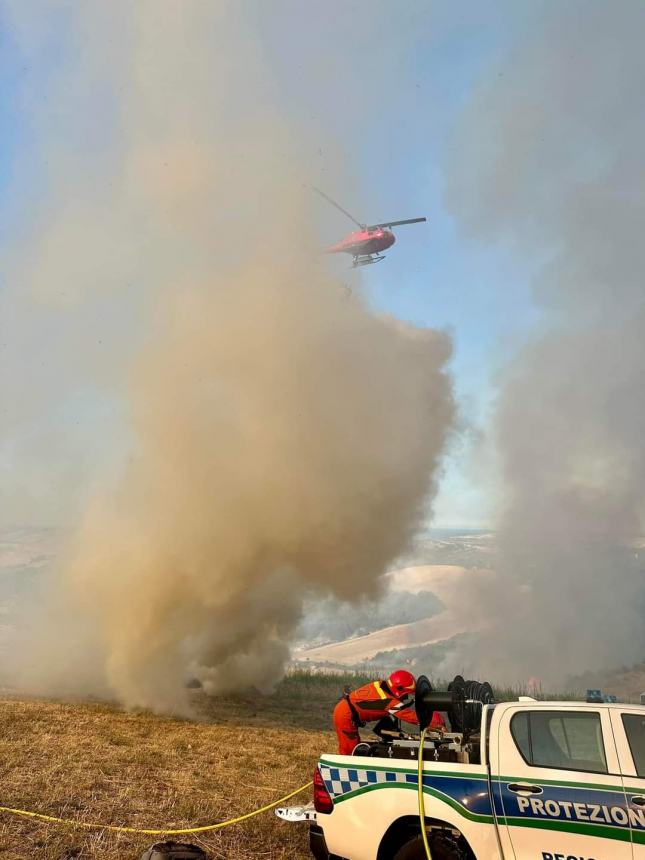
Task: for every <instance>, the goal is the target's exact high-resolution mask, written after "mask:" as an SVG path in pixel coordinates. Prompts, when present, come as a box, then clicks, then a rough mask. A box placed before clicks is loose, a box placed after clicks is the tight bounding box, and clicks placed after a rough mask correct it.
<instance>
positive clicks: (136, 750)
mask: <svg viewBox="0 0 645 860" xmlns="http://www.w3.org/2000/svg"><path fill="white" fill-rule="evenodd" d="M344 680H345V679H344V678H342V677H339V678H329V677H327V678H325V677H318V678H316V677H308V676H306V675H298V676H295V677H291V678H289V679H287V680H285V681H284V682H283V683H282V685H281V686H280V688H279V690H278V691H277V693H276V694H274V695H273V696H265V697H259V696H252V695H248V696H246V697H244V698H226V699H220V700H212V699H207V698H206V697H205V696H204V695H203V694H201V693H200V692H199V691H196V692H195V694H194V697H195V705H196V708H197V710H198V713H199V718H200V721H198V722H191V721H186V720H177V719H171V718H168V717H157V716H153V715H151V714H148V713H141V714H129V713H125V712H123V711H122V710H120V709H118V708H116V707H111V706H109V705H105V704H93V703H92V704H88V703H78V704H62V703H58V702H41V701H29V700H24V699H14V698H11V697H10V696H9V695H8V696H6V697H4V700H3V702H2V707H1V708H0V761H2V791H1V793H0V797H1V800H0V803H1V805H3V806H11V807H20V808H23V809H29V810H35V811H40V812H44V813H46V814H49V815H55V816H59V817H65V818H72V819H78V820H83V821H93V822H101V823H106V824H126V825H131V826H138V827H146V828H151V827H152V828H162V827H185V826H191V825H200V824H209V823H213V822H216V821H221V820H224V819H227V818H230V817H233V816H236V815H239V814H241V813H244V812H247V811H249V810H252V809H255V808H256V807H259V806H262V805H263V804H266V803H269V802H270V801H272V800H273V799H275V798H278V797H280V796H281V795H283V794H287V793H288V792H289V790H291V789H293V788H295V787H297V786H298V785H301V784H302V783H305V782H307V781H308V780H310V779H311V773H312V770H313V767H314V764H315V762H316V761H317V759H318V756H319V754H320V752H321V751H323V750H329V749H331V748H332V743H333V736H332V733H331V731H330V714H331V710H332V708H333V705H334V702H335V700H336V699H337V696H338V690H342V686H343V683H344ZM352 680H353V681H354V680H357V679H352ZM310 797H311V792H306V793H305V794H303V796H302V800H303V801H308V800H309V799H310ZM292 802H297V801H296V800H294V801H292ZM154 839H155V837H151V836H130V835H120V834H113V833H109V832H106V831H101V830H95V831H94V830H92V831H85V830H79V829H64V828H61V827H59V826H55V825H48V824H44V823H43V824H41V823H38V822H35V821H33V820H27V819H21V818H15V817H11V816H9V815H7V814H5V813H0V856H2V858H3V860H25V858H26V857H31V856H34V857H38V858H42V860H60V858H61V857H63V856H77V857H79V858H90V857H91V858H94V857H96V858H104V860H117V858H118V860H127V858H136V857H138V854H139V852H141V851H142V850H143V849H144V848H145V847H146V846H147V845H149V844H150V843H151V842H152V841H154ZM191 839H193V840H194V841H195V842H197V843H199V844H201V845H202V846H203V847H204V848H206V849H207V851H208V852H209V853H210V854H212V856H213V857H216V858H224V857H226V858H232V860H241V858H260V857H264V858H267V857H270V858H276V860H279V858H290V860H292V859H293V860H297V858H305V857H309V854H308V852H307V848H306V844H307V834H306V827H305V826H295V825H289V824H286V823H284V822H281V821H279V820H278V819H277V818H275V816H274V815H273V813H265V814H264V815H262V816H260V817H258V818H255V819H253V820H251V821H249V822H245V823H244V824H242V825H238V826H236V827H233V828H230V829H226V830H223V831H221V832H216V833H214V834H212V835H211V834H206V835H204V836H201V837H191ZM74 851H78V853H76V854H73V853H71V854H70V853H68V852H74Z"/></svg>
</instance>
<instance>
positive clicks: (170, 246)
mask: <svg viewBox="0 0 645 860" xmlns="http://www.w3.org/2000/svg"><path fill="white" fill-rule="evenodd" d="M101 5H102V4H98V3H97V4H96V6H95V7H93V11H92V12H91V13H88V12H82V13H81V12H80V11H79V13H78V15H79V16H80V25H79V26H80V31H81V32H82V34H83V36H84V38H89V39H90V40H91V41H90V46H88V47H87V48H86V49H85V52H84V54H83V55H82V57H81V60H80V68H79V67H77V66H76V65H75V66H74V67H73V68H72V69H71V70H69V79H68V78H65V80H64V81H62V82H61V93H60V96H61V98H63V104H64V105H66V107H67V108H68V109H70V110H73V109H74V107H75V104H76V102H75V98H76V96H75V94H74V87H73V86H72V90H71V95H70V94H69V93H68V91H67V89H66V86H67V84H70V85H71V82H73V81H77V80H78V79H79V78H80V79H84V80H86V81H87V80H94V79H95V78H96V77H97V76H98V78H99V80H100V81H101V82H102V84H103V85H107V84H109V85H110V88H111V89H110V91H112V88H116V89H118V87H117V84H119V83H122V84H123V86H124V87H125V90H123V91H120V92H121V95H120V97H119V99H117V101H116V104H115V105H114V106H113V107H114V110H115V112H116V116H117V125H118V136H117V140H118V145H117V144H114V147H113V149H111V150H110V151H109V153H108V155H109V158H108V160H107V166H106V165H105V164H104V163H102V162H100V159H98V158H97V160H96V161H93V162H91V163H89V164H87V163H86V164H85V165H84V167H85V168H86V169H87V171H88V177H86V178H88V180H89V181H88V182H87V184H85V183H78V182H77V183H74V185H73V188H70V187H69V185H68V186H67V188H66V195H67V196H66V197H65V199H66V201H67V205H65V206H63V205H61V200H62V197H61V196H58V197H57V198H55V201H54V204H52V206H51V218H50V219H49V223H48V224H47V226H46V227H44V228H43V230H42V231H40V232H38V231H37V235H36V236H33V235H30V236H29V238H28V239H27V240H26V243H25V249H24V255H25V259H28V260H29V263H28V265H27V264H24V265H25V268H26V269H27V270H28V272H30V273H31V275H30V276H31V277H32V278H33V279H34V280H35V281H36V282H37V283H38V284H42V283H43V281H45V282H46V283H47V284H48V287H47V288H46V289H48V290H49V291H50V292H51V293H55V292H56V291H57V289H59V288H60V287H61V285H65V287H66V289H67V290H68V291H70V292H72V293H76V294H78V293H80V294H81V295H83V294H84V292H85V291H87V290H89V291H91V290H92V288H96V289H99V290H100V289H101V288H102V287H103V286H104V285H106V286H108V287H109V288H110V289H112V288H118V289H120V290H121V292H120V298H119V304H120V310H121V314H122V316H121V318H120V320H119V323H118V325H123V326H124V327H125V328H126V329H127V328H128V327H129V326H130V325H131V322H130V320H129V319H128V316H129V314H130V312H132V313H133V314H135V313H136V315H137V316H138V318H139V323H138V326H137V327H135V335H133V336H132V339H131V342H128V348H127V350H124V351H125V355H124V356H121V355H119V356H115V358H114V360H115V362H116V364H117V365H118V366H119V367H121V366H122V367H123V370H122V374H121V375H120V376H119V375H117V376H116V377H115V379H113V380H112V385H113V386H114V388H115V390H116V391H117V393H120V392H121V391H122V387H123V390H125V392H126V397H127V402H128V404H129V407H128V408H129V412H130V415H131V422H130V424H129V436H128V438H129V449H130V451H131V453H130V456H129V458H128V460H127V463H126V464H125V466H124V468H123V470H122V471H123V474H122V475H118V476H117V477H116V478H114V479H113V480H111V481H109V482H107V485H106V486H104V487H103V488H102V489H101V490H100V492H99V493H98V495H97V498H96V499H95V501H94V502H92V503H91V505H90V506H89V509H88V511H87V513H86V515H85V517H84V522H83V525H82V528H81V529H80V533H79V534H78V535H77V536H76V537H75V538H74V540H73V542H72V546H71V548H70V552H69V559H68V563H67V564H66V565H65V566H64V568H63V569H62V571H61V573H60V575H59V576H58V577H57V578H56V581H55V583H54V587H53V588H52V590H51V592H50V594H49V595H48V597H47V601H48V607H47V610H48V611H47V612H45V613H44V616H43V614H39V615H38V618H37V623H34V624H33V626H32V627H30V628H29V630H28V637H29V638H30V639H33V638H35V645H32V646H30V647H29V648H28V649H27V656H26V657H25V660H24V661H21V665H20V666H19V667H18V675H19V678H20V682H21V683H22V685H23V686H30V687H31V688H37V689H43V688H49V689H52V690H55V691H57V692H59V693H60V692H65V691H76V692H99V693H106V692H107V693H111V694H114V695H116V696H118V697H119V698H120V699H121V700H122V701H123V702H124V703H126V704H127V705H129V706H151V707H154V708H157V709H168V708H173V709H180V710H182V709H183V710H185V709H186V708H187V700H186V692H185V684H186V681H187V680H188V679H190V678H192V677H197V678H199V679H200V680H201V681H202V682H203V684H204V686H205V687H206V689H207V690H209V691H213V692H215V691H221V690H231V689H235V688H240V687H245V686H249V685H256V686H259V687H268V686H270V685H271V684H272V683H273V682H274V681H275V680H276V679H277V678H278V677H279V675H280V673H281V671H282V669H283V666H284V663H285V660H286V659H287V657H288V653H289V641H290V636H291V635H292V633H293V630H294V628H295V626H296V624H297V622H298V620H299V616H300V613H301V607H302V600H303V595H304V594H305V592H308V591H311V590H312V589H313V590H319V591H320V592H321V593H329V592H331V593H334V594H336V595H338V596H340V597H342V598H347V599H352V598H356V597H359V596H361V595H364V594H373V593H374V592H375V591H376V590H377V589H378V582H379V576H380V574H382V573H383V572H384V571H385V569H386V568H387V567H388V565H389V564H390V563H391V562H392V561H393V560H394V559H395V558H396V557H397V556H398V555H399V554H400V553H401V552H402V551H403V550H404V549H405V548H406V546H407V545H408V543H409V541H410V539H411V538H412V536H413V534H414V532H415V530H416V528H417V527H418V524H419V521H420V519H421V518H422V517H423V516H425V515H426V514H427V510H428V507H427V505H428V502H429V501H430V500H431V499H432V495H433V493H434V489H435V476H436V470H437V464H438V459H439V456H440V453H441V451H442V447H443V444H444V441H445V438H446V434H447V432H448V430H449V428H450V425H451V421H452V414H453V407H452V399H451V393H450V386H449V382H448V379H447V377H446V374H445V372H444V366H445V362H446V361H447V359H448V357H449V353H450V344H449V341H448V340H447V338H446V337H445V336H443V335H441V334H438V333H435V332H433V331H429V330H421V329H416V328H413V327H409V326H404V325H402V324H399V323H397V322H396V321H394V320H391V319H386V318H382V317H379V316H378V315H376V314H375V313H373V312H372V311H371V310H370V309H369V308H368V306H367V304H366V302H365V301H364V300H363V299H362V297H361V296H360V294H357V293H356V292H355V293H353V294H348V292H347V290H346V289H344V288H343V286H342V285H341V284H339V283H338V282H337V281H336V280H335V279H334V278H332V277H331V276H330V275H329V274H327V272H326V270H325V269H324V268H323V265H322V263H321V258H320V255H319V254H318V248H317V245H318V242H317V234H316V230H315V225H314V223H313V219H312V217H311V213H310V208H311V207H312V205H313V200H312V195H311V192H310V191H309V190H308V189H307V187H306V185H307V183H308V181H310V180H311V177H308V176H306V175H305V174H304V169H303V167H302V163H301V159H300V153H299V148H300V147H302V146H304V147H306V146H308V142H307V141H306V140H304V139H302V138H301V136H299V126H298V121H297V117H294V116H290V115H289V114H288V112H287V113H285V112H284V111H281V110H280V107H281V106H279V105H277V104H274V103H273V101H272V94H271V85H270V82H269V81H267V77H268V72H267V69H266V68H265V67H264V66H263V64H262V62H261V58H260V52H259V50H258V48H257V46H255V45H254V43H253V38H252V33H253V31H252V28H250V27H248V25H247V24H245V22H244V20H243V18H244V16H243V15H241V14H238V13H237V12H235V10H234V9H233V8H232V7H228V6H226V4H222V7H221V10H220V11H219V12H214V11H211V10H209V11H206V10H207V8H208V7H206V6H205V5H202V4H184V3H180V2H168V3H159V2H157V0H155V2H154V3H145V2H144V3H139V4H135V5H130V4H127V5H126V4H123V5H119V6H114V7H111V10H112V11H111V16H110V18H109V20H102V18H103V16H102V13H101V11H100V10H101ZM188 7H189V8H190V15H188V14H187V13H186V9H187V8H188ZM85 8H86V7H85V6H84V7H83V9H85ZM88 8H92V7H91V6H90V7H88ZM217 8H220V7H219V6H218V7H217ZM225 9H226V10H227V11H226V14H225V13H224V10H225ZM116 10H118V15H117V14H116ZM115 22H116V24H115ZM105 28H109V29H110V31H111V33H110V35H111V39H107V40H106V34H105V32H104V29H105ZM115 29H116V31H117V32H114V30H115ZM95 40H98V41H99V42H100V43H101V45H103V46H104V45H106V44H107V45H112V46H113V50H114V51H115V52H116V56H111V57H109V58H108V59H109V60H110V63H107V65H106V63H105V59H106V58H105V57H104V56H103V55H101V57H100V59H101V63H100V67H99V68H98V69H97V67H96V66H95V64H94V55H93V54H92V50H91V44H93V42H94V41H95ZM114 46H116V47H114ZM105 50H106V51H107V49H105ZM117 60H118V62H116V61H117ZM86 66H87V67H86ZM106 67H107V68H109V69H113V70H114V71H113V72H111V73H110V75H109V76H108V79H107V81H106V80H104V78H103V77H102V76H104V75H105V74H106V72H105V69H106ZM66 93H67V96H66ZM65 98H67V99H68V101H65ZM52 158H54V160H55V164H57V165H58V166H59V167H60V166H61V165H62V166H63V167H64V168H65V169H67V168H68V167H69V153H68V152H67V150H66V147H65V145H64V144H63V143H61V145H60V148H59V149H58V150H57V152H55V153H53V154H52ZM66 176H67V177H68V178H69V174H66ZM55 204H58V205H55ZM315 205H316V206H317V205H318V201H317V200H316V201H315ZM79 231H80V236H81V237H82V241H79ZM43 273H45V275H44V276H43ZM94 273H96V276H97V278H98V283H91V280H92V277H93V274H94ZM88 281H89V282H88ZM124 282H125V283H126V284H127V285H128V288H127V289H124V287H123V283H124ZM116 285H118V287H117V286H116ZM130 301H132V302H133V304H132V305H131V304H130ZM131 308H133V310H132V311H131V310H130V309H131ZM115 327H116V326H115ZM78 361H80V362H83V356H82V355H79V356H78ZM121 386H122V387H121Z"/></svg>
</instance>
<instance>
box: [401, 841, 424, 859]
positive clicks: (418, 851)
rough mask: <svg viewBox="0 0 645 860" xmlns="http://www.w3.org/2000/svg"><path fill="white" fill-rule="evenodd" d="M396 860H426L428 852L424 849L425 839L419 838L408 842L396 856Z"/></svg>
mask: <svg viewBox="0 0 645 860" xmlns="http://www.w3.org/2000/svg"><path fill="white" fill-rule="evenodd" d="M394 860H426V850H425V848H424V847H423V839H421V837H420V836H417V837H416V839H411V840H410V841H409V842H406V843H405V845H404V846H403V847H402V848H399V850H398V851H397V852H396V854H395V855H394Z"/></svg>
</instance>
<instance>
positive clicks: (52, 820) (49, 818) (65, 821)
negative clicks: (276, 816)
mask: <svg viewBox="0 0 645 860" xmlns="http://www.w3.org/2000/svg"><path fill="white" fill-rule="evenodd" d="M311 785H313V783H312V782H308V783H306V784H305V785H301V786H300V788H297V789H296V790H295V791H292V792H290V794H285V796H284V797H281V798H279V799H278V800H274V801H273V803H267V805H266V806H261V807H260V808H259V809H254V810H253V812H247V813H245V814H244V815H239V816H238V817H237V818H229V820H228V821H220V822H218V823H217V824H205V825H203V826H202V827H184V828H181V829H180V830H153V829H150V828H143V827H119V826H118V825H116V824H91V823H89V822H87V821H74V819H73V818H56V817H55V816H53V815H44V814H43V813H41V812H29V811H28V810H26V809H12V808H11V807H9V806H0V812H6V813H8V814H9V815H20V816H22V817H23V818H35V819H36V820H37V821H46V822H48V823H49V824H62V825H64V826H65V827H85V828H87V829H88V830H110V831H112V832H113V833H145V834H147V835H148V836H179V835H181V834H186V833H204V832H206V831H207V830H222V829H223V828H224V827H230V826H231V825H232V824H239V823H240V822H241V821H246V820H247V819H249V818H254V817H255V816H256V815H261V813H263V812H268V810H269V809H273V808H274V807H276V806H279V805H280V804H281V803H284V801H285V800H290V799H291V798H292V797H295V796H296V794H300V792H301V791H304V790H305V789H306V788H309V787H310V786H311Z"/></svg>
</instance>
